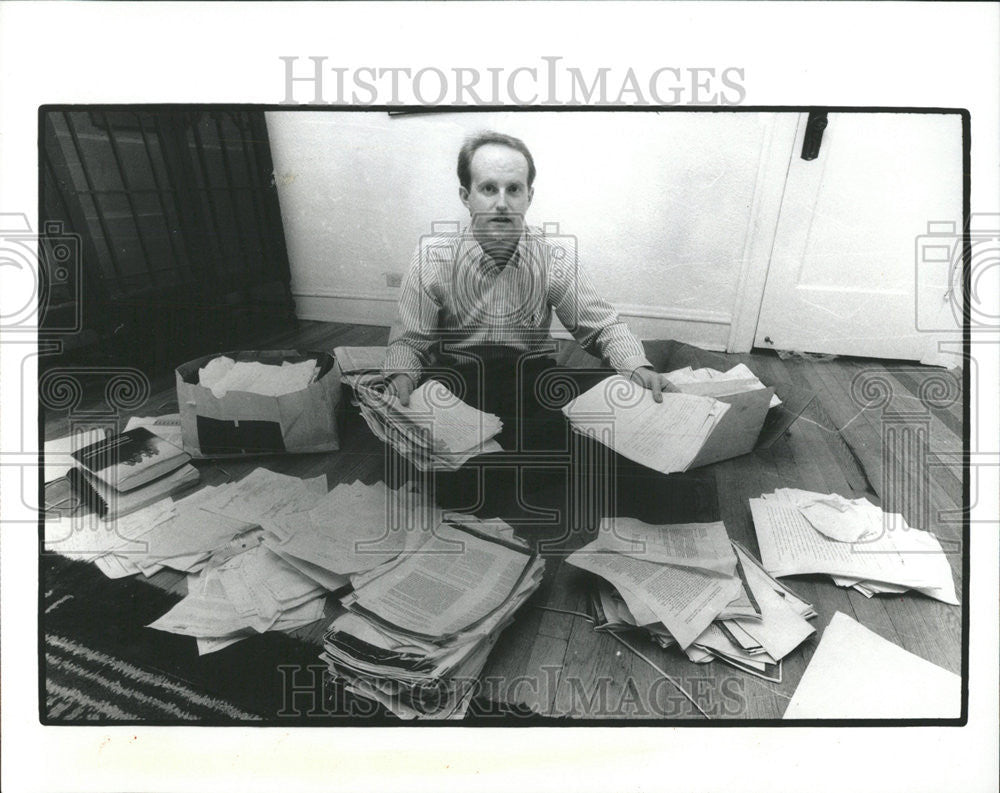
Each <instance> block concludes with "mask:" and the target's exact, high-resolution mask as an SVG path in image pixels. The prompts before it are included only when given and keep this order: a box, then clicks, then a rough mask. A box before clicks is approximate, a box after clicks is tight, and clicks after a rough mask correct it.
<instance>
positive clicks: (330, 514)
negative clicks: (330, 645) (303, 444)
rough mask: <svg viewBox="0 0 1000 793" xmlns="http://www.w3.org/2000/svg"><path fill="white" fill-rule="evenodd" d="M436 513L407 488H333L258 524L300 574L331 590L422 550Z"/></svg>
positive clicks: (380, 485)
mask: <svg viewBox="0 0 1000 793" xmlns="http://www.w3.org/2000/svg"><path fill="white" fill-rule="evenodd" d="M439 522H440V512H439V510H438V509H437V507H436V506H434V505H433V504H432V503H430V502H429V501H428V500H425V499H424V498H423V496H422V495H421V494H420V493H418V492H416V491H414V490H408V489H405V488H404V489H400V490H390V489H389V488H387V487H386V486H385V485H384V484H383V483H382V482H377V483H376V484H375V485H373V486H370V487H369V486H367V485H363V484H361V483H360V482H357V483H354V484H351V485H344V484H342V485H338V486H337V487H335V488H334V489H333V490H331V491H330V492H329V493H327V494H325V495H324V496H323V497H321V498H320V499H318V500H317V501H316V503H315V504H314V505H313V506H312V507H311V508H310V509H308V510H304V511H298V512H292V513H286V514H284V515H281V516H278V517H274V518H271V519H268V520H265V521H263V527H264V529H265V532H266V535H265V543H266V544H267V546H268V548H270V549H271V550H272V551H273V552H274V553H276V554H278V555H279V556H280V557H281V558H282V559H284V560H285V561H286V562H288V563H289V564H290V565H292V566H293V567H295V568H297V569H298V570H299V571H300V572H301V573H302V574H303V575H306V576H308V577H309V578H311V579H313V580H314V581H316V582H317V583H318V584H321V585H322V586H324V587H326V588H327V589H330V590H335V589H339V588H340V587H342V586H345V585H347V584H348V583H349V582H350V578H349V576H351V575H355V574H358V573H362V572H365V571H367V570H371V569H372V568H374V567H377V566H379V565H381V564H385V563H386V562H389V561H391V560H393V559H395V558H396V557H397V556H399V555H400V554H401V553H404V552H406V551H408V550H412V549H414V548H417V547H419V546H421V545H422V544H423V543H424V541H425V540H426V539H427V536H428V534H429V532H430V531H431V530H432V529H433V528H434V527H435V526H437V524H438V523H439Z"/></svg>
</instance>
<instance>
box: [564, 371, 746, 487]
mask: <svg viewBox="0 0 1000 793" xmlns="http://www.w3.org/2000/svg"><path fill="white" fill-rule="evenodd" d="M562 410H563V413H564V414H565V415H566V417H567V418H569V420H570V422H571V423H572V426H573V429H574V430H575V431H577V432H579V433H580V434H582V435H584V436H586V437H589V438H593V439H594V440H596V441H598V442H600V443H603V444H604V445H606V446H609V447H610V448H612V449H614V450H615V451H616V452H618V454H620V455H622V456H623V457H627V458H629V459H630V460H634V461H635V462H637V463H640V464H641V465H645V466H647V467H648V468H652V469H653V470H655V471H660V472H662V473H665V474H669V473H673V472H674V471H686V470H687V469H688V467H690V466H691V464H692V463H693V462H694V461H695V458H696V457H697V456H698V453H699V452H700V451H701V449H702V447H703V446H704V445H705V441H706V440H707V439H708V437H709V436H710V435H711V434H712V431H713V430H714V429H715V427H716V425H718V423H719V422H720V421H721V420H722V417H723V416H724V415H725V414H726V411H728V410H729V405H727V404H726V403H724V402H720V401H718V400H716V399H713V398H711V397H709V396H700V395H695V394H679V393H666V394H663V401H662V402H657V401H655V400H654V399H653V394H652V392H651V391H649V389H646V388H643V387H642V386H640V385H637V384H635V383H633V382H631V381H629V380H627V379H626V378H624V377H621V376H620V375H614V376H613V377H609V378H607V379H605V380H602V381H601V382H600V383H598V384H597V385H596V386H594V387H593V388H591V389H590V390H589V391H587V392H585V393H583V394H581V395H580V396H578V397H577V398H576V399H574V400H572V401H571V402H570V403H569V404H567V405H566V406H565V407H563V409H562ZM757 429H758V431H759V429H760V428H759V427H758V428H757Z"/></svg>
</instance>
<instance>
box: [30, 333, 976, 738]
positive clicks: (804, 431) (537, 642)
mask: <svg viewBox="0 0 1000 793" xmlns="http://www.w3.org/2000/svg"><path fill="white" fill-rule="evenodd" d="M387 336H388V329H387V328H379V327H369V326H359V325H342V324H334V323H318V322H315V323H313V322H311V323H303V324H302V326H301V327H300V328H299V329H298V330H296V331H290V332H287V333H284V334H280V335H278V336H274V337H272V338H269V339H263V340H261V343H260V344H259V346H260V347H261V348H283V347H288V348H296V349H312V350H330V349H332V348H333V347H335V346H338V345H380V344H385V342H386V339H387ZM560 359H561V362H562V363H563V364H564V365H566V366H570V367H578V368H579V367H588V366H593V365H594V364H595V363H596V362H595V361H594V359H592V358H591V357H590V356H588V355H586V354H585V353H583V351H582V350H580V349H579V348H578V347H576V345H575V344H571V343H567V344H564V345H562V347H561V350H560ZM719 360H720V361H724V363H725V366H726V367H728V366H732V365H735V364H736V363H740V362H742V363H745V364H747V365H748V366H749V367H750V368H751V369H752V370H753V371H755V372H756V373H757V375H758V376H759V377H760V378H761V379H762V380H764V382H765V383H768V384H774V383H791V384H794V385H798V386H801V387H805V388H808V389H810V390H811V391H813V392H814V393H815V398H814V399H813V400H812V401H811V402H810V404H809V405H808V407H807V408H806V409H805V411H804V412H803V414H802V416H801V417H800V418H799V420H798V421H796V422H795V424H794V425H792V427H791V428H790V429H789V430H788V431H787V432H785V433H784V434H783V435H782V436H781V437H779V438H778V439H777V440H776V441H775V442H774V443H773V444H772V445H770V446H769V447H768V448H766V449H758V450H756V451H755V452H753V453H752V454H748V455H744V456H742V457H737V458H733V459H730V460H726V461H723V462H721V463H717V464H715V465H712V466H707V467H706V468H704V469H700V474H699V476H701V477H702V479H703V480H704V481H707V482H708V483H709V484H710V485H711V486H712V488H713V490H714V492H715V494H716V497H717V502H718V503H717V504H712V505H706V506H708V507H710V508H711V510H712V511H713V512H714V514H718V515H719V516H720V517H721V519H722V520H724V521H725V523H726V527H727V529H728V531H729V534H730V536H731V537H732V538H733V539H735V540H737V541H739V542H741V543H743V544H744V545H745V546H746V547H747V548H749V549H750V550H751V551H753V552H754V553H756V552H757V542H756V537H755V534H754V530H753V525H752V522H751V520H750V511H749V506H748V499H750V498H753V497H756V496H759V495H760V494H761V493H764V492H769V491H771V490H774V489H775V488H778V487H798V488H804V489H807V490H815V491H821V492H836V493H840V494H841V495H844V496H848V497H856V496H862V495H864V496H868V497H870V498H872V499H873V500H874V501H876V502H877V503H880V504H881V505H883V506H884V507H885V508H886V509H887V510H888V511H898V512H901V513H902V515H903V517H904V518H905V519H906V521H907V522H908V523H909V524H910V525H911V526H914V527H916V528H920V529H926V530H930V531H932V532H934V533H935V534H936V535H937V536H938V537H939V539H940V540H941V542H942V545H943V546H944V547H945V550H946V553H947V554H948V558H949V561H950V563H951V566H952V570H953V573H954V575H955V581H956V586H957V587H958V588H959V591H961V586H962V579H961V576H962V570H963V565H962V554H963V552H966V553H967V552H968V550H969V549H968V548H967V547H965V546H964V545H963V542H962V537H963V535H962V524H961V515H962V508H963V501H962V498H963V481H962V467H961V452H962V381H961V377H960V375H958V374H956V373H952V372H946V371H943V370H940V369H934V368H929V367H919V366H916V365H912V364H904V363H900V362H882V361H874V360H856V359H839V358H838V359H833V360H827V361H821V360H814V359H810V358H803V357H790V358H786V359H782V358H779V357H778V356H777V355H775V354H773V353H770V352H754V353H748V354H743V355H725V356H722V355H720V357H719ZM95 388H96V387H95ZM101 399H102V394H101V392H100V390H99V389H98V390H97V391H95V393H93V394H87V395H86V397H85V399H84V401H83V402H81V403H80V405H78V406H77V407H76V408H75V410H76V411H77V412H80V411H84V410H87V409H93V408H94V406H95V405H97V404H99V403H100V401H101ZM175 410H176V397H175V393H174V379H173V374H172V373H165V374H161V375H159V376H157V377H155V378H153V379H152V380H151V381H150V394H149V397H148V399H147V400H146V402H145V404H143V405H139V406H136V407H135V408H134V410H133V411H131V412H132V413H134V414H138V415H149V414H157V413H169V412H174V411H175ZM348 414H350V411H348ZM73 418H74V417H73V415H70V414H69V413H67V412H66V411H62V412H59V411H56V410H53V409H46V411H45V418H44V421H45V423H44V432H45V437H46V438H55V437H59V436H61V435H64V434H65V433H66V432H67V428H68V426H69V424H70V422H71V421H72V420H73ZM126 418H127V416H122V417H121V421H120V426H123V425H124V421H125V419H126ZM259 465H263V466H266V467H268V468H271V469H273V470H275V471H279V472H282V473H289V474H294V475H297V476H315V475H318V474H326V476H327V484H328V486H329V487H333V486H334V485H335V484H337V483H339V482H351V481H355V480H361V481H363V482H366V483H372V482H374V481H377V480H378V479H380V478H381V477H382V476H383V473H384V449H383V447H382V445H381V444H380V443H379V442H378V441H376V440H375V438H374V437H373V436H372V435H371V433H370V432H369V431H368V430H367V427H365V426H364V424H363V422H361V421H360V419H358V418H357V417H356V416H354V417H353V418H350V417H349V418H348V419H347V420H346V421H345V422H344V425H343V438H342V448H341V451H339V452H336V453H332V454H315V455H299V456H294V457H277V456H275V457H263V458H256V459H252V460H247V461H239V462H231V461H225V462H223V463H221V464H218V465H217V464H207V465H205V466H204V469H205V470H204V475H205V479H206V481H225V480H226V479H227V478H238V477H240V476H242V475H243V474H245V473H247V472H249V471H250V470H252V469H253V468H254V467H257V466H259ZM547 556H548V558H547V567H546V570H547V572H546V578H545V581H544V583H543V585H542V587H541V588H540V590H539V591H538V592H537V593H536V594H535V596H534V597H533V598H532V599H531V600H530V601H529V604H528V605H527V606H526V607H525V608H524V609H523V611H522V612H521V613H519V615H518V617H517V619H516V620H515V622H514V624H513V625H511V626H510V627H508V628H507V629H506V630H505V631H504V633H503V634H502V635H501V637H500V639H499V640H498V642H497V645H496V647H495V649H494V650H493V652H492V654H491V656H490V659H489V661H488V662H487V665H486V668H485V669H484V671H483V678H482V679H483V686H484V690H485V691H486V692H487V693H488V695H489V696H491V697H492V698H493V699H495V700H498V701H507V702H511V703H515V704H519V705H523V706H526V707H528V708H530V709H532V710H533V711H535V712H537V713H541V714H544V715H549V716H556V717H568V716H572V717H577V718H588V719H632V718H639V719H699V720H701V719H704V718H705V716H704V715H703V714H702V712H699V708H700V709H701V711H704V713H707V714H708V716H709V717H711V718H713V719H775V718H780V716H781V714H782V713H783V711H784V709H785V707H786V705H787V703H788V699H789V698H790V697H791V695H792V693H793V692H794V690H795V687H796V685H797V684H798V681H799V679H800V678H801V676H802V673H803V672H804V670H805V668H806V665H807V664H808V662H809V659H810V657H811V656H812V653H813V652H814V650H815V647H816V643H817V641H818V636H819V635H821V634H822V631H823V629H824V628H825V626H826V625H827V624H828V622H829V621H830V619H831V618H832V616H833V614H834V613H835V612H836V611H842V612H844V613H846V614H848V615H849V616H851V617H854V618H856V619H858V620H859V621H860V622H861V623H862V624H864V625H866V626H868V627H869V628H871V629H872V630H874V631H875V632H877V633H879V634H880V635H882V636H884V637H886V638H887V639H889V640H890V641H893V642H895V643H897V644H899V645H901V646H902V647H904V648H905V649H907V650H909V651H911V652H913V653H915V654H917V655H919V656H921V657H923V658H926V659H927V660H929V661H932V662H933V663H935V664H938V665H940V666H942V667H944V668H946V669H949V670H951V671H953V672H960V671H961V665H962V658H961V648H962V613H963V609H962V607H952V606H947V605H945V604H943V603H940V602H938V601H934V600H931V599H929V598H926V597H923V596H921V595H906V596H882V597H876V598H871V599H869V598H865V597H864V596H863V595H861V594H860V593H858V592H856V591H854V590H845V589H841V588H838V587H836V586H834V585H833V583H832V582H830V581H829V579H827V578H825V577H822V576H799V577H794V578H791V579H786V580H785V581H786V583H788V584H789V585H790V586H791V588H793V589H794V590H795V591H796V592H797V593H799V594H800V595H801V596H802V597H803V598H805V599H806V600H808V601H809V602H810V603H812V604H813V605H814V607H815V608H816V611H817V612H818V614H819V616H818V617H817V619H816V620H814V625H815V627H816V629H817V636H816V637H813V638H812V639H810V640H809V641H807V642H806V643H805V644H804V645H803V646H802V647H800V648H799V649H798V650H796V651H795V652H793V653H792V654H791V655H790V656H789V657H788V658H787V659H786V661H785V663H784V668H783V679H782V682H780V683H773V682H766V681H762V680H759V679H757V678H754V677H752V676H749V675H746V674H744V673H742V672H740V671H738V670H736V669H733V668H731V667H729V666H726V665H724V664H722V663H721V662H713V663H711V664H705V665H698V664H692V663H690V662H688V660H687V659H686V657H684V656H683V654H681V653H680V652H678V651H676V650H662V649H661V648H659V647H658V646H657V645H655V644H653V643H651V642H649V641H648V640H644V639H642V638H641V637H640V636H626V637H625V641H626V642H627V643H628V644H629V645H631V648H633V649H630V648H629V647H627V646H624V645H623V644H622V643H620V642H619V641H618V640H616V639H615V638H614V637H612V636H609V635H606V634H601V633H597V632H595V631H594V630H593V629H592V627H591V625H590V623H589V622H588V621H587V620H586V619H585V618H583V617H582V616H579V613H580V612H583V611H584V610H585V606H584V603H585V594H586V590H587V586H588V577H587V575H586V574H584V573H583V572H582V571H580V570H578V569H576V568H573V567H571V566H569V565H567V564H565V563H564V561H563V554H561V553H559V552H558V551H551V552H550V553H548V554H547ZM151 584H153V585H156V586H160V587H162V588H165V589H171V590H173V591H183V588H184V582H183V577H182V576H180V575H177V574H170V573H162V574H158V575H157V576H154V578H153V579H152V580H151ZM573 612H576V613H573ZM324 628H325V622H319V623H316V624H314V625H312V626H309V627H308V628H304V629H301V630H300V631H298V632H297V633H296V634H295V635H297V636H300V637H302V638H304V639H306V640H308V641H312V642H315V643H316V644H317V645H318V644H320V643H321V636H322V632H323V630H324ZM635 651H638V652H639V653H641V656H640V655H639V654H637V653H636V652H635ZM663 673H666V674H668V675H670V677H671V678H673V679H674V680H675V681H677V683H679V684H680V685H681V686H682V687H683V688H684V689H685V691H686V692H687V693H688V694H689V695H690V696H691V697H692V698H693V699H694V701H695V702H697V705H698V707H697V708H696V707H695V706H694V705H693V704H692V703H691V702H690V701H689V700H688V699H687V698H686V697H685V696H684V695H683V694H682V693H681V692H679V691H678V690H676V689H675V688H674V686H673V684H672V683H670V682H669V681H668V680H667V679H666V678H665V677H664V675H663Z"/></svg>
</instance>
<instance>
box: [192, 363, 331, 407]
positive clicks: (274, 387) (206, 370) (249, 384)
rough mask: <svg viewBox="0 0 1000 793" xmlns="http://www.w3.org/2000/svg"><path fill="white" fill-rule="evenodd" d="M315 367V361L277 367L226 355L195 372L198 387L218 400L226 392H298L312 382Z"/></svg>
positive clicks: (267, 393)
mask: <svg viewBox="0 0 1000 793" xmlns="http://www.w3.org/2000/svg"><path fill="white" fill-rule="evenodd" d="M318 373H319V365H318V364H317V362H316V361H315V360H308V361H301V362H299V363H290V362H289V361H283V362H282V363H281V366H277V365H275V364H266V363H260V362H259V361H234V360H233V359H232V358H230V357H228V356H226V355H220V356H219V357H218V358H213V359H212V360H211V361H209V362H208V363H207V364H205V366H203V367H202V368H201V369H199V370H198V385H200V386H203V387H205V388H207V389H209V390H210V391H211V392H212V396H214V397H215V398H216V399H222V397H224V396H225V395H226V394H227V393H228V392H229V391H247V392H249V393H252V394H261V395H263V396H282V395H284V394H293V393H295V392H296V391H301V390H302V389H304V388H305V387H306V386H308V385H309V384H310V383H311V382H313V381H314V380H315V379H316V375H317V374H318Z"/></svg>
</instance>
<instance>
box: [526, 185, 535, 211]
mask: <svg viewBox="0 0 1000 793" xmlns="http://www.w3.org/2000/svg"><path fill="white" fill-rule="evenodd" d="M534 197H535V188H534V187H529V188H528V206H529V207H530V206H531V200H532V199H533V198H534Z"/></svg>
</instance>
